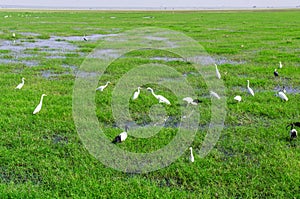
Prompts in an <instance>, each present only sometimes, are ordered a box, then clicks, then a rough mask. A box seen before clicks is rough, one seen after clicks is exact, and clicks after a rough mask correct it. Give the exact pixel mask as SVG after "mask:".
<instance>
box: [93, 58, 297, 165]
mask: <svg viewBox="0 0 300 199" xmlns="http://www.w3.org/2000/svg"><path fill="white" fill-rule="evenodd" d="M279 68H280V69H281V68H282V63H281V62H279ZM215 69H216V77H217V79H221V73H220V72H219V69H218V66H217V65H216V64H215ZM274 76H275V77H278V76H279V74H278V71H277V69H275V70H274ZM108 84H110V81H108V82H106V84H105V85H102V86H99V87H98V88H96V91H103V90H104V89H105V88H106V87H107V86H108ZM141 89H142V88H141V87H138V88H137V91H135V92H134V94H133V96H132V100H136V99H137V98H138V97H139V95H140V92H141ZM147 90H148V91H150V92H151V94H152V95H153V96H154V97H155V98H156V99H157V100H158V103H165V104H167V105H171V103H170V101H169V100H168V99H167V98H166V97H164V96H162V95H157V94H155V93H154V91H153V89H152V88H150V87H148V88H147ZM247 91H248V93H249V94H250V95H251V96H254V91H253V89H252V88H251V87H250V81H249V80H247ZM285 93H286V91H285V88H284V87H283V89H282V91H279V92H278V96H279V97H280V98H281V99H282V100H284V101H288V98H287V96H286V95H285ZM210 95H211V96H213V97H215V98H217V99H221V97H220V96H219V95H218V94H217V93H216V92H214V91H210ZM233 99H234V100H236V101H238V102H241V101H242V97H241V96H239V95H237V96H235V97H234V98H233ZM183 101H185V102H187V104H191V105H198V103H199V102H201V101H200V100H199V99H193V98H191V97H185V98H183ZM289 126H290V127H291V129H290V139H295V138H297V130H296V129H295V128H294V127H295V126H297V127H300V122H295V123H291V124H289V125H288V126H287V127H286V128H288V127H289ZM128 129H129V128H128V126H127V125H126V126H125V131H123V132H122V133H120V134H119V135H117V136H116V137H115V138H114V139H113V141H112V143H120V142H123V141H125V140H126V139H127V137H128V134H127V131H128ZM189 150H190V158H189V159H190V161H191V162H194V161H195V158H194V155H193V148H192V147H189Z"/></svg>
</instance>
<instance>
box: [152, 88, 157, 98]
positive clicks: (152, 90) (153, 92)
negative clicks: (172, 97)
mask: <svg viewBox="0 0 300 199" xmlns="http://www.w3.org/2000/svg"><path fill="white" fill-rule="evenodd" d="M151 93H152V95H153V96H154V97H157V95H156V94H155V93H154V91H153V89H151Z"/></svg>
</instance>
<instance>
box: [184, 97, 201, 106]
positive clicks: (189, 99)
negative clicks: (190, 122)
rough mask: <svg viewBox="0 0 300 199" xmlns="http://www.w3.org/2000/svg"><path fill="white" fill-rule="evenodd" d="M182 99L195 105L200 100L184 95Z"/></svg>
mask: <svg viewBox="0 0 300 199" xmlns="http://www.w3.org/2000/svg"><path fill="white" fill-rule="evenodd" d="M182 100H183V101H186V102H187V103H188V104H192V105H197V104H198V103H199V102H200V100H198V99H194V100H193V98H191V97H185V98H183V99H182Z"/></svg>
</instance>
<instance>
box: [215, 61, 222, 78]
mask: <svg viewBox="0 0 300 199" xmlns="http://www.w3.org/2000/svg"><path fill="white" fill-rule="evenodd" d="M215 66H216V76H217V78H218V79H221V74H220V72H219V70H218V66H217V64H215Z"/></svg>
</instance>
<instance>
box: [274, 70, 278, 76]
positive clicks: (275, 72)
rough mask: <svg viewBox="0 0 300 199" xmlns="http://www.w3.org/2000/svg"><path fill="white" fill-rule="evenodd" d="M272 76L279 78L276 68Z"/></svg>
mask: <svg viewBox="0 0 300 199" xmlns="http://www.w3.org/2000/svg"><path fill="white" fill-rule="evenodd" d="M274 76H275V77H278V76H279V74H278V71H277V69H276V68H275V70H274Z"/></svg>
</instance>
